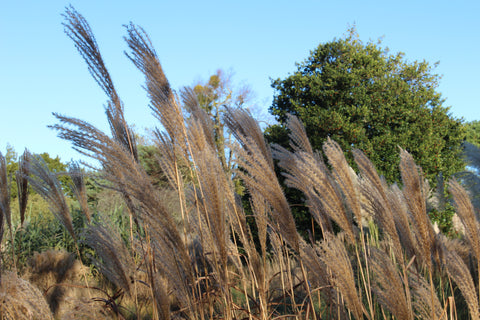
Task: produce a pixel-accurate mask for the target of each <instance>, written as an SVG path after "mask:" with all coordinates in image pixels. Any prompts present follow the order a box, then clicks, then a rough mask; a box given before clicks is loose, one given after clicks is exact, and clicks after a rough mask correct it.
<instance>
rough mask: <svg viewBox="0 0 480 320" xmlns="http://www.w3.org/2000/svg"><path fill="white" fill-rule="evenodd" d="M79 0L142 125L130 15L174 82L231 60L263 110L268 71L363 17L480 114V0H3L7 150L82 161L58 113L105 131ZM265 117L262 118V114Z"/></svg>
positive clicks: (0, 80) (268, 94)
mask: <svg viewBox="0 0 480 320" xmlns="http://www.w3.org/2000/svg"><path fill="white" fill-rule="evenodd" d="M69 4H72V5H73V6H74V7H75V8H76V9H77V10H78V11H79V12H80V13H81V14H82V15H83V16H84V17H85V18H86V19H87V21H88V22H89V24H90V26H91V28H92V29H93V32H94V34H95V36H96V39H97V42H98V44H99V46H100V50H101V52H102V54H103V57H104V60H105V62H106V64H107V68H108V69H109V71H110V73H111V76H112V78H113V81H114V83H115V85H116V87H117V91H118V92H119V94H120V96H121V98H122V100H123V102H124V104H125V113H126V117H127V120H128V121H129V122H130V123H133V124H135V126H136V128H137V129H138V131H139V132H140V133H142V132H144V128H146V127H149V128H151V127H154V126H155V125H157V123H156V122H155V120H154V119H153V117H152V116H151V114H150V110H149V108H148V101H147V99H146V97H145V94H144V91H143V89H142V87H141V86H142V84H143V78H142V76H141V74H140V73H139V72H138V71H137V70H136V69H135V67H134V66H133V65H132V63H131V62H130V61H129V60H128V59H127V58H126V57H125V55H124V54H123V51H124V50H126V44H125V42H124V41H123V36H124V35H125V29H124V28H123V27H122V25H123V24H127V23H129V22H130V21H132V22H134V23H136V24H138V25H140V26H142V27H143V28H144V29H145V30H146V31H147V33H148V34H149V35H150V38H151V40H152V42H153V44H154V46H155V48H156V51H157V53H158V55H159V58H160V60H161V63H162V65H163V68H164V70H165V73H166V75H167V77H168V79H169V81H170V83H171V85H172V87H173V88H175V89H179V88H181V87H182V86H184V85H191V84H192V83H193V82H194V81H195V80H198V79H205V78H208V76H209V75H211V74H213V73H214V72H215V70H217V69H218V68H222V69H225V70H228V69H231V70H233V72H234V73H235V75H234V80H235V81H236V82H237V83H241V82H245V83H247V84H249V85H250V86H251V87H252V89H253V90H254V91H255V93H256V99H255V101H254V102H255V104H256V107H257V109H258V110H260V111H259V112H258V113H259V114H261V113H262V112H263V114H264V115H266V114H268V112H267V111H266V110H267V109H268V107H269V106H270V104H271V101H272V97H273V94H274V91H273V89H272V88H271V87H270V83H271V81H270V78H278V77H280V78H283V77H285V76H287V75H288V74H289V73H292V72H294V71H295V62H301V61H303V60H304V59H305V58H307V56H308V55H309V52H310V51H311V50H313V49H314V48H315V47H316V46H318V45H319V44H320V43H322V42H327V41H330V40H332V39H334V38H339V37H342V36H343V35H344V34H345V32H346V31H347V29H348V28H349V27H350V26H352V25H356V28H357V31H358V33H359V35H360V38H361V39H362V40H363V41H364V42H366V41H368V40H373V41H376V40H377V39H378V38H379V37H383V46H385V47H389V48H390V50H391V52H398V51H402V52H404V53H405V55H406V58H407V59H408V60H409V61H414V60H424V59H425V60H426V61H428V62H430V63H432V64H433V63H434V62H437V61H440V65H439V66H438V67H437V68H436V69H435V72H436V73H439V74H441V75H443V77H442V79H441V82H440V86H439V88H438V91H439V92H441V93H442V95H443V97H444V98H445V99H446V102H445V105H446V106H451V110H450V112H451V113H452V115H453V116H454V117H456V118H464V119H465V120H466V121H472V120H479V119H480V105H479V102H478V101H479V99H478V93H479V91H480V80H479V75H480V62H479V59H480V57H479V52H480V35H479V34H480V24H479V23H480V20H479V18H478V13H479V12H480V2H479V1H462V0H458V1H455V2H453V1H443V0H437V1H430V0H428V1H395V2H394V1H358V0H357V1H342V0H339V1H301V0H299V1H283V0H277V1H261V0H257V1H250V0H245V1H181V0H177V1H162V0H157V1H142V0H137V1H122V0H117V1H101V0H97V1H90V0H83V1H80V0H79V1H75V0H72V1H71V2H65V1H57V0H49V1H33V0H26V1H12V0H10V1H8V0H2V1H1V2H0V151H2V153H4V152H5V148H6V145H7V143H9V144H10V145H12V146H13V147H14V148H15V150H16V151H17V152H22V151H23V149H24V148H25V147H27V148H29V149H30V150H31V151H32V152H36V153H40V152H48V153H50V154H51V155H52V156H56V155H59V156H60V157H61V159H62V160H63V161H69V160H70V159H72V158H73V159H78V158H79V156H78V154H77V153H76V152H75V151H73V150H71V148H70V145H69V143H68V142H65V141H62V140H60V139H59V138H57V137H56V134H55V132H53V131H52V130H50V129H48V128H47V125H49V124H54V123H55V122H56V121H55V119H54V117H53V116H52V112H59V113H61V114H65V115H69V116H74V117H78V118H81V119H83V120H86V121H89V122H91V123H92V124H94V125H96V126H98V127H100V128H103V129H105V130H107V122H106V118H105V116H104V112H103V106H104V104H105V102H106V99H107V98H106V96H105V95H104V94H103V92H102V91H101V90H100V88H99V87H98V86H97V84H96V83H95V81H94V80H93V79H92V78H91V76H90V75H89V73H88V71H87V68H86V65H85V63H84V62H83V60H82V58H81V57H80V55H79V54H78V53H77V51H76V49H75V47H74V45H73V43H72V42H71V40H70V39H69V38H68V37H67V36H66V35H65V34H64V32H63V26H62V25H61V23H62V21H63V18H62V17H61V14H62V13H63V12H64V8H65V6H67V5H69ZM262 120H263V119H262Z"/></svg>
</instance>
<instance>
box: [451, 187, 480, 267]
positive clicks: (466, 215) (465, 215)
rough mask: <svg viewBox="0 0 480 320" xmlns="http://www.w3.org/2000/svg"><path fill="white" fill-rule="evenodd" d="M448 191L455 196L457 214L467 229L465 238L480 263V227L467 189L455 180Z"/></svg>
mask: <svg viewBox="0 0 480 320" xmlns="http://www.w3.org/2000/svg"><path fill="white" fill-rule="evenodd" d="M448 191H450V193H451V194H452V196H453V201H454V203H455V208H456V209H457V214H458V216H459V217H460V220H461V221H462V223H463V225H464V227H465V237H466V238H467V240H468V242H469V244H470V247H471V248H472V251H473V253H474V255H475V258H476V259H477V261H480V229H479V228H480V225H479V223H478V221H477V219H476V216H475V211H474V209H473V205H472V203H471V202H470V198H469V197H468V194H467V192H466V191H465V189H464V188H462V186H461V185H460V184H459V183H458V182H457V181H456V180H454V179H452V180H450V181H449V182H448ZM479 266H480V265H479Z"/></svg>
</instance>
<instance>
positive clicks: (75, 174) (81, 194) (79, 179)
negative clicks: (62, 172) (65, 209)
mask: <svg viewBox="0 0 480 320" xmlns="http://www.w3.org/2000/svg"><path fill="white" fill-rule="evenodd" d="M68 173H69V175H70V178H72V183H71V185H70V187H71V189H72V190H73V193H74V194H75V197H76V198H77V200H78V202H79V203H80V207H81V208H82V212H83V214H84V215H85V217H86V218H87V221H88V222H90V209H89V208H88V203H87V189H86V186H85V181H84V178H83V177H84V174H83V172H82V170H81V169H80V166H79V165H78V163H77V162H75V161H72V162H71V163H70V168H69V170H68Z"/></svg>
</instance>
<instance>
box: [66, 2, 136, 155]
mask: <svg viewBox="0 0 480 320" xmlns="http://www.w3.org/2000/svg"><path fill="white" fill-rule="evenodd" d="M63 17H64V18H65V22H64V23H63V26H64V28H65V33H66V34H67V35H68V37H70V39H72V40H73V42H74V43H75V46H76V47H77V50H78V52H79V53H80V55H81V56H82V57H83V59H84V60H85V62H86V63H87V66H88V70H89V72H90V74H91V75H92V77H93V78H94V79H95V81H96V82H97V83H98V85H99V86H100V87H101V88H102V90H103V91H104V92H105V94H106V95H107V96H108V98H109V99H110V101H108V102H107V107H106V108H105V113H106V115H107V118H108V122H109V124H110V129H111V132H112V135H113V136H114V137H115V139H116V140H117V141H118V142H119V143H120V144H121V145H123V146H124V148H125V149H126V150H129V152H130V153H131V155H132V156H133V157H134V159H135V160H136V161H137V160H138V152H137V147H136V143H135V136H134V134H133V131H132V129H131V128H129V127H128V125H127V123H126V121H125V117H124V113H123V104H122V102H121V100H120V98H119V96H118V94H117V91H116V90H115V87H114V85H113V81H112V79H111V77H110V74H109V72H108V70H107V68H106V66H105V63H104V62H103V58H102V55H101V54H100V50H99V48H98V44H97V41H96V40H95V37H94V35H93V32H92V30H91V29H90V26H89V25H88V23H87V21H86V20H85V18H84V17H83V16H82V15H81V14H80V13H78V12H77V11H76V10H75V9H74V8H73V7H72V6H70V7H67V8H66V10H65V14H64V15H63Z"/></svg>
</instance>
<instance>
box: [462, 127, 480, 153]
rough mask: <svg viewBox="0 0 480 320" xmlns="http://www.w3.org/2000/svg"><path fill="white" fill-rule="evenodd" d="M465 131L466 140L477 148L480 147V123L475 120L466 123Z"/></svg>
mask: <svg viewBox="0 0 480 320" xmlns="http://www.w3.org/2000/svg"><path fill="white" fill-rule="evenodd" d="M465 129H466V137H465V140H466V141H468V142H470V143H471V144H474V145H476V146H477V147H480V121H478V120H474V121H470V122H467V123H465Z"/></svg>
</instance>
